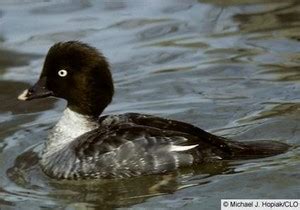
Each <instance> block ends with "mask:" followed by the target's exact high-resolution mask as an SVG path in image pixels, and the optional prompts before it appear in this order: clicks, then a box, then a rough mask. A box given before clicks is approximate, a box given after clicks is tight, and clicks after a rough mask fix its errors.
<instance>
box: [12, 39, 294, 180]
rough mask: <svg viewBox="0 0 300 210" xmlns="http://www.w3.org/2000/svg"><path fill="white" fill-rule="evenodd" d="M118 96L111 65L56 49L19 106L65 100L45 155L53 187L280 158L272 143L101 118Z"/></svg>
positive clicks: (157, 122)
mask: <svg viewBox="0 0 300 210" xmlns="http://www.w3.org/2000/svg"><path fill="white" fill-rule="evenodd" d="M113 93H114V87H113V80H112V76H111V73H110V70H109V64H108V62H107V61H106V59H105V58H104V56H103V55H102V54H101V53H100V52H99V51H97V50H96V49H95V48H93V47H91V46H88V45H87V44H84V43H81V42H77V41H69V42H60V43H57V44H54V45H53V46H52V47H51V48H50V50H49V52H48V54H47V56H46V59H45V62H44V66H43V70H42V73H41V75H40V78H39V80H38V82H37V83H36V84H35V85H33V86H32V87H31V88H29V89H28V90H25V91H24V92H23V93H22V94H21V95H20V96H19V97H18V98H19V99H20V100H32V99H36V98H43V97H47V96H55V97H59V98H63V99H65V100H67V102H68V103H67V108H66V110H65V111H64V113H63V116H62V118H61V119H60V120H59V122H58V123H57V124H56V125H55V126H54V128H53V129H52V130H51V131H50V134H49V137H48V140H47V142H46V144H45V148H44V150H43V152H42V155H41V160H40V165H41V167H42V169H43V171H44V172H45V173H46V174H47V175H49V176H50V177H52V178H56V179H79V178H82V179H84V178H113V177H130V176H137V175H142V174H157V173H165V172H169V171H174V170H176V169H177V168H179V167H189V166H192V165H193V164H201V163H203V162H207V161H216V160H219V159H245V158H258V157H266V156H271V155H276V154H280V153H282V152H284V151H286V150H287V149H288V148H289V146H288V145H286V144H283V143H279V142H274V141H255V142H234V141H230V140H227V139H225V138H223V137H218V136H215V135H213V134H210V133H208V132H206V131H203V130H201V129H200V128H197V127H195V126H193V125H190V124H187V123H184V122H179V121H175V120H169V119H163V118H159V117H155V116H151V115H144V114H137V113H127V114H121V115H111V116H102V117H100V118H98V117H99V115H100V114H101V113H102V112H103V110H104V109H105V107H106V106H107V105H108V104H109V103H110V102H111V100H112V96H113Z"/></svg>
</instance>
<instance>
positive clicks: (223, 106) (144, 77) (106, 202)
mask: <svg viewBox="0 0 300 210" xmlns="http://www.w3.org/2000/svg"><path fill="white" fill-rule="evenodd" d="M64 40H81V41H84V42H88V43H90V44H92V45H93V46H95V47H97V48H99V49H102V51H103V53H104V54H105V55H106V57H107V58H108V59H109V60H110V62H111V63H112V72H113V77H114V80H115V84H116V95H115V98H114V101H113V103H112V104H111V106H110V107H109V108H108V109H107V110H106V111H105V112H106V113H123V112H130V111H134V112H144V113H150V114H155V115H159V116H164V117H169V118H173V119H178V120H182V121H186V122H190V123H193V124H195V125H197V126H200V127H201V128H203V129H206V130H209V131H211V132H214V133H216V134H219V135H224V136H227V137H230V138H233V139H238V140H241V141H243V140H250V139H274V140H278V141H281V142H285V143H289V144H292V145H299V143H300V138H299V137H300V123H299V120H300V83H299V82H300V1H298V0H285V1H281V0H202V1H200V0H199V1H195V0H184V1H182V0H163V1H162V0H144V1H140V0H117V1H88V0H64V1H63V0H62V1H58V0H57V1H54V0H48V1H42V0H2V1H0V100H1V103H0V208H1V209H72V210H73V209H94V208H95V209H105V208H106V209H109V208H112V207H120V208H128V207H131V208H136V209H142V208H161V209H164V208H186V209H200V208H201V209H219V208H220V199H221V198H298V199H299V198H300V173H299V172H300V157H299V155H300V149H299V148H294V149H292V150H291V151H289V152H287V153H285V154H282V155H279V156H276V157H270V158H264V159H257V160H248V161H235V162H220V163H218V164H213V165H204V166H199V168H195V169H191V170H182V171H179V172H178V173H176V174H173V175H169V176H147V177H138V178H131V179H124V180H101V181H89V182H70V181H64V182H57V181H53V180H50V179H48V178H47V177H45V176H44V175H43V174H42V173H41V172H40V170H39V168H38V166H37V151H39V150H40V149H41V146H42V143H43V142H44V140H45V137H46V135H47V132H48V130H49V129H50V128H51V126H52V125H53V124H54V123H55V122H56V121H57V120H58V119H59V117H60V115H61V112H62V110H63V108H64V105H65V102H63V101H60V100H56V99H44V100H37V101H32V102H28V103H24V102H19V101H17V100H16V97H17V95H18V94H19V93H20V92H21V91H22V90H23V89H25V88H26V87H28V86H29V84H32V83H34V81H35V80H36V79H37V78H38V74H39V72H40V70H41V67H42V63H43V58H44V56H45V54H46V52H47V50H48V48H49V47H50V46H51V45H52V44H53V43H55V42H57V41H64Z"/></svg>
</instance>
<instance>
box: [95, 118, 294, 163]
mask: <svg viewBox="0 0 300 210" xmlns="http://www.w3.org/2000/svg"><path fill="white" fill-rule="evenodd" d="M100 121H101V122H102V123H103V124H110V123H111V124H114V123H118V122H131V123H134V124H137V125H143V126H150V127H155V128H160V129H162V130H171V131H177V132H181V133H186V134H189V135H191V136H195V137H197V138H191V140H190V142H191V143H192V144H197V143H199V144H201V145H202V144H204V143H206V144H208V145H211V147H212V148H218V150H219V151H222V153H223V156H221V157H222V158H223V159H250V158H261V157H268V156H272V155H277V154H281V153H283V152H286V151H287V150H288V149H289V148H290V145H287V144H285V143H282V142H278V141H271V140H256V141H242V142H239V141H232V140H230V139H227V138H224V137H221V136H216V135H213V134H211V133H208V132H206V131H204V130H202V129H200V128H198V127H196V126H193V125H191V124H188V123H184V122H180V121H176V120H170V119H164V118H160V117H156V116H152V115H145V114H138V113H127V114H124V115H112V116H104V117H102V118H100ZM192 139H193V140H192ZM192 141H194V142H192Z"/></svg>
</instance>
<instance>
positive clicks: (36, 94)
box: [18, 78, 53, 101]
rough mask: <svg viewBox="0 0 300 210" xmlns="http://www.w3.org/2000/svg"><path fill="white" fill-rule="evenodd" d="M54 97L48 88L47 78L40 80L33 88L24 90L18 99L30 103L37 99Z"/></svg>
mask: <svg viewBox="0 0 300 210" xmlns="http://www.w3.org/2000/svg"><path fill="white" fill-rule="evenodd" d="M48 96H53V92H52V91H50V90H48V89H47V88H46V78H40V79H39V81H38V82H37V83H36V84H35V85H33V86H32V87H31V88H29V89H26V90H24V91H23V92H22V93H21V94H20V95H19V96H18V99H19V100H21V101H29V100H32V99H36V98H45V97H48Z"/></svg>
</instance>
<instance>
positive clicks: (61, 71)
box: [58, 69, 68, 77]
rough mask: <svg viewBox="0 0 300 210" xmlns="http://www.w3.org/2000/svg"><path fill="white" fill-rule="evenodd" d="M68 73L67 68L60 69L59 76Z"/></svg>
mask: <svg viewBox="0 0 300 210" xmlns="http://www.w3.org/2000/svg"><path fill="white" fill-rule="evenodd" d="M67 75H68V72H67V70H65V69H61V70H59V71H58V76H60V77H65V76H67Z"/></svg>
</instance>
